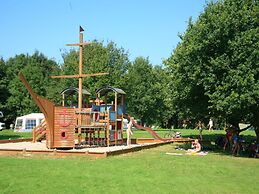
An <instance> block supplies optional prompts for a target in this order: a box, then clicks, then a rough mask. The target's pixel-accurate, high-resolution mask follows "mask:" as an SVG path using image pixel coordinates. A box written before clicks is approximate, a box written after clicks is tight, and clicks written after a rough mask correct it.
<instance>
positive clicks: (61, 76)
mask: <svg viewBox="0 0 259 194" xmlns="http://www.w3.org/2000/svg"><path fill="white" fill-rule="evenodd" d="M107 74H109V73H92V74H82V75H81V76H80V75H54V76H50V78H80V77H94V76H101V75H107Z"/></svg>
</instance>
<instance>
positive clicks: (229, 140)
mask: <svg viewBox="0 0 259 194" xmlns="http://www.w3.org/2000/svg"><path fill="white" fill-rule="evenodd" d="M196 128H197V129H198V130H199V135H200V140H202V130H203V129H204V124H203V123H202V122H201V121H198V123H197V126H196ZM208 129H209V131H213V121H212V119H210V120H209V124H208ZM224 142H225V143H224V148H223V149H224V150H226V149H227V147H230V146H231V145H232V155H233V156H238V155H239V150H240V143H239V130H238V129H237V128H236V127H234V126H233V125H230V126H229V127H228V128H227V129H226V136H225V139H224ZM200 150H201V145H200V144H199V142H198V140H195V141H194V143H193V145H192V149H190V150H188V151H192V152H198V151H200Z"/></svg>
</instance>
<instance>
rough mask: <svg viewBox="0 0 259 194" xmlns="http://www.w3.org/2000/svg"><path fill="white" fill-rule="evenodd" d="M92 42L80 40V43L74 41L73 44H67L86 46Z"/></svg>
mask: <svg viewBox="0 0 259 194" xmlns="http://www.w3.org/2000/svg"><path fill="white" fill-rule="evenodd" d="M90 44H91V42H80V43H72V44H66V46H84V45H90Z"/></svg>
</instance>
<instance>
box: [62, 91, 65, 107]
mask: <svg viewBox="0 0 259 194" xmlns="http://www.w3.org/2000/svg"><path fill="white" fill-rule="evenodd" d="M62 106H63V107H64V106H65V94H62Z"/></svg>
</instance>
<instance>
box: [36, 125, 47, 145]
mask: <svg viewBox="0 0 259 194" xmlns="http://www.w3.org/2000/svg"><path fill="white" fill-rule="evenodd" d="M46 129H47V123H46V121H45V120H43V121H42V122H41V124H40V125H38V126H37V127H34V128H33V130H32V142H33V143H35V142H36V141H41V140H43V139H45V138H46Z"/></svg>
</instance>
